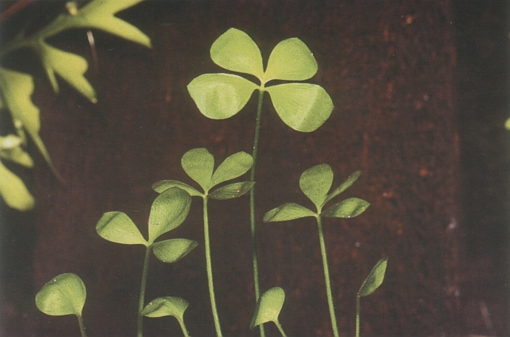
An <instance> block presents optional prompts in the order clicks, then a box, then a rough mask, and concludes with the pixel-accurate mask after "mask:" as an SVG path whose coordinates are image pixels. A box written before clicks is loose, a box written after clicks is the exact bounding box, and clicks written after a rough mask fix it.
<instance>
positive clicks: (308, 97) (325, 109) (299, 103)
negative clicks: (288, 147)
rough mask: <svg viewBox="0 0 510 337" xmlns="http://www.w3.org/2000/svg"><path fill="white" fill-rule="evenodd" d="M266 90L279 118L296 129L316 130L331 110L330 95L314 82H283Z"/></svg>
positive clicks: (301, 130) (304, 130)
mask: <svg viewBox="0 0 510 337" xmlns="http://www.w3.org/2000/svg"><path fill="white" fill-rule="evenodd" d="M266 91H267V92H268V93H269V95H270V96H271V100H272V101H273V105H274V108H275V110H276V112H277V113H278V115H279V116H280V118H281V119H282V120H283V122H284V123H285V124H287V125H288V126H289V127H291V128H292V129H294V130H296V131H300V132H312V131H315V130H317V129H318V128H319V127H320V126H321V125H322V124H324V122H325V121H326V120H327V119H328V118H329V116H330V115H331V112H332V111H333V101H332V100H331V97H329V95H328V93H327V92H326V90H324V89H323V88H322V87H321V86H318V85H316V84H309V83H285V84H279V85H273V86H270V87H266Z"/></svg>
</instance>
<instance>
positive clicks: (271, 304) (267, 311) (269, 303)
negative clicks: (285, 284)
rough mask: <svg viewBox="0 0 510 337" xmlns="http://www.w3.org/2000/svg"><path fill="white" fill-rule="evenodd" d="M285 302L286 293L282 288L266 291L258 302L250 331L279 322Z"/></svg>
mask: <svg viewBox="0 0 510 337" xmlns="http://www.w3.org/2000/svg"><path fill="white" fill-rule="evenodd" d="M284 302H285V292H284V291H283V289H282V288H280V287H274V288H271V289H269V290H268V291H266V292H265V293H264V294H262V296H260V299H259V300H258V302H257V308H256V309H255V314H254V315H253V318H252V320H251V323H250V329H253V328H254V327H256V326H257V325H260V324H264V323H267V322H275V323H277V322H278V315H280V311H281V310H282V307H283V303H284Z"/></svg>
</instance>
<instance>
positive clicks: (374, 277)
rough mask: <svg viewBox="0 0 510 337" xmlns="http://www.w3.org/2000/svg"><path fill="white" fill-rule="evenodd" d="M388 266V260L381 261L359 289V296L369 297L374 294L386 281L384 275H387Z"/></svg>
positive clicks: (385, 258)
mask: <svg viewBox="0 0 510 337" xmlns="http://www.w3.org/2000/svg"><path fill="white" fill-rule="evenodd" d="M387 265H388V258H387V257H384V258H382V259H380V260H379V261H378V262H377V264H376V265H375V266H374V268H372V271H371V272H370V274H368V276H367V278H366V279H365V281H363V284H362V285H361V287H360V288H359V291H358V295H359V296H368V295H370V294H372V293H373V292H374V291H376V290H377V288H379V287H380V286H381V284H382V283H383V281H384V274H385V273H386V266H387Z"/></svg>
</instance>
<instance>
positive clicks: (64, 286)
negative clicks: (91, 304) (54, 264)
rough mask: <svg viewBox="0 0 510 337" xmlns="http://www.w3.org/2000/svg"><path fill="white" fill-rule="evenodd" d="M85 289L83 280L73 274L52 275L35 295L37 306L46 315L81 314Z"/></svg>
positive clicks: (85, 294)
mask: <svg viewBox="0 0 510 337" xmlns="http://www.w3.org/2000/svg"><path fill="white" fill-rule="evenodd" d="M86 297H87V291H86V289H85V285H84V284H83V281H82V280H81V279H80V278H79V277H78V276H77V275H75V274H71V273H66V274H61V275H58V276H56V277H54V278H53V279H52V280H51V281H49V282H48V283H46V284H45V285H44V286H43V287H42V288H41V290H39V292H38V293H37V295H36V296H35V303H36V305H37V308H38V309H39V310H41V311H42V312H44V313H45V314H47V315H51V316H65V315H76V316H81V313H82V309H83V306H84V304H85V299H86Z"/></svg>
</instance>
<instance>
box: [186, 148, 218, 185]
mask: <svg viewBox="0 0 510 337" xmlns="http://www.w3.org/2000/svg"><path fill="white" fill-rule="evenodd" d="M181 166H182V168H183V169H184V172H186V174H187V175H188V176H189V177H190V178H191V179H193V180H194V181H196V182H197V183H198V184H199V185H200V187H202V188H203V190H204V191H208V190H209V188H211V186H212V175H213V172H214V157H213V155H212V154H211V153H210V152H209V151H208V150H207V149H206V148H203V147H201V148H196V149H191V150H189V151H188V152H186V153H185V154H184V155H183V156H182V158H181Z"/></svg>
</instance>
